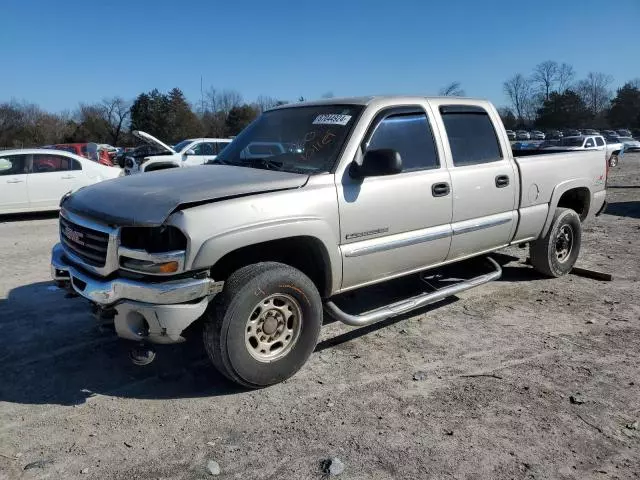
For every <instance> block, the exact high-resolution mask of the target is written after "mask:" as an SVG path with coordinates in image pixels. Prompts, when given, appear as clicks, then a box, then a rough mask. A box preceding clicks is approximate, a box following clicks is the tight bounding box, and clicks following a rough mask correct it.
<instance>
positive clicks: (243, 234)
mask: <svg viewBox="0 0 640 480" xmlns="http://www.w3.org/2000/svg"><path fill="white" fill-rule="evenodd" d="M293 237H311V238H313V239H315V240H317V241H318V242H319V243H320V244H321V245H322V247H323V248H324V250H325V252H326V254H327V259H328V261H329V265H328V267H329V268H330V269H331V291H332V292H335V291H337V290H338V289H339V288H340V285H341V283H342V257H341V255H340V250H339V248H338V244H337V239H336V238H335V234H334V233H333V229H332V228H331V226H330V225H328V224H327V223H326V222H325V221H323V220H322V219H321V218H319V217H293V218H286V219H277V220H270V221H266V222H260V223H254V224H250V225H244V226H242V227H240V228H236V229H234V230H230V231H226V232H224V233H221V234H219V235H216V236H215V237H212V238H210V239H208V240H206V241H205V242H204V243H203V244H202V245H201V246H200V248H199V249H198V251H197V253H196V254H195V258H194V260H193V263H192V265H191V269H193V270H197V269H204V268H210V267H212V266H213V265H215V264H216V263H217V262H218V261H219V260H220V259H221V258H222V257H224V256H225V255H227V254H229V253H231V252H233V251H234V250H237V249H239V248H243V247H250V246H252V245H257V244H260V243H263V242H269V241H272V240H283V239H287V238H293Z"/></svg>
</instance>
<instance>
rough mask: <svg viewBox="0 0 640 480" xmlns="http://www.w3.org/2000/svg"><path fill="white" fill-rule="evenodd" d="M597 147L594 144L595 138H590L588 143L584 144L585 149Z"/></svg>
mask: <svg viewBox="0 0 640 480" xmlns="http://www.w3.org/2000/svg"><path fill="white" fill-rule="evenodd" d="M593 147H595V145H594V143H593V138H588V139H587V141H586V143H585V144H584V148H593Z"/></svg>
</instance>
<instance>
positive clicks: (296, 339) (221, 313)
mask: <svg viewBox="0 0 640 480" xmlns="http://www.w3.org/2000/svg"><path fill="white" fill-rule="evenodd" d="M265 305H266V306H265ZM322 312H323V310H322V301H321V299H320V294H319V293H318V289H317V288H316V286H315V285H314V284H313V282H312V281H311V280H310V279H309V277H307V276H306V275H305V274H303V273H302V272H301V271H299V270H297V269H295V268H293V267H290V266H288V265H285V264H282V263H275V262H265V263H257V264H254V265H249V266H246V267H243V268H241V269H239V270H237V271H236V272H234V273H233V274H232V275H231V276H230V277H229V279H228V280H227V281H226V283H225V288H224V290H223V292H222V293H221V294H220V295H219V298H217V299H216V301H214V302H212V304H211V305H210V306H209V308H208V310H207V312H206V313H205V325H204V332H203V339H204V346H205V349H206V350H207V354H208V355H209V358H210V359H211V361H212V362H213V364H214V366H215V367H216V368H217V369H218V370H219V371H220V373H222V374H223V375H224V376H225V377H227V378H228V379H229V380H231V381H233V382H235V383H237V384H239V385H241V386H243V387H246V388H261V387H266V386H269V385H273V384H276V383H279V382H282V381H283V380H286V379H287V378H289V377H291V376H292V375H294V374H295V373H296V372H297V371H298V370H299V369H300V368H301V367H302V366H303V365H304V364H305V362H306V361H307V359H308V358H309V356H310V355H311V353H312V352H313V350H314V348H315V346H316V343H317V341H318V336H319V334H320V327H321V326H322V318H323V313H322ZM274 329H275V331H274ZM269 335H271V337H270V336H269ZM287 335H288V336H289V337H290V338H287ZM278 344H280V345H278ZM269 346H270V347H271V349H269V348H268V347H269ZM263 347H264V349H263Z"/></svg>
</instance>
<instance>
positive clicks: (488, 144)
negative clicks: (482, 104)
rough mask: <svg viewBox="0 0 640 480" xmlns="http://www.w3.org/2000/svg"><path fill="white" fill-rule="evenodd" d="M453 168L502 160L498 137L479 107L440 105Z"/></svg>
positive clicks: (487, 116)
mask: <svg viewBox="0 0 640 480" xmlns="http://www.w3.org/2000/svg"><path fill="white" fill-rule="evenodd" d="M440 113H441V114H442V121H443V122H444V127H445V130H446V132H447V137H448V138H449V145H450V146H451V154H452V155H453V164H454V165H455V166H456V167H460V166H465V165H478V164H481V163H490V162H496V161H498V160H501V159H502V152H501V151H500V144H499V143H498V136H497V135H496V131H495V129H494V128H493V123H491V119H490V118H489V115H488V114H487V112H485V111H484V110H483V109H482V108H479V107H464V106H458V105H455V106H451V107H445V106H443V107H440Z"/></svg>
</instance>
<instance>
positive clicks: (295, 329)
mask: <svg viewBox="0 0 640 480" xmlns="http://www.w3.org/2000/svg"><path fill="white" fill-rule="evenodd" d="M524 153H525V154H526V156H525V157H520V156H517V157H514V155H513V153H512V150H511V146H510V143H509V139H508V137H507V134H506V131H505V130H504V127H503V125H502V123H501V122H500V118H499V116H498V113H497V112H496V109H495V108H494V107H493V106H492V105H491V104H490V103H488V102H486V101H482V100H472V99H460V98H456V99H454V98H448V97H445V98H424V97H367V98H351V99H343V100H336V99H331V100H327V101H319V102H307V103H299V104H295V105H287V106H283V107H278V108H275V109H273V110H270V111H267V112H265V113H263V114H262V115H261V116H260V117H259V118H258V119H257V120H256V121H255V122H254V123H252V124H251V125H250V126H249V127H248V128H246V129H245V130H244V131H243V132H242V133H241V134H240V135H239V136H238V137H237V138H235V139H234V141H233V142H232V143H231V144H230V145H229V146H228V147H227V148H225V149H224V151H223V152H222V153H221V154H220V155H219V156H218V157H217V158H216V159H215V160H214V161H212V162H211V164H209V165H204V166H198V167H193V168H188V169H187V168H185V169H175V170H167V171H161V172H154V173H150V174H147V175H136V176H132V177H124V178H119V179H116V180H112V181H107V182H103V183H100V184H97V185H95V186H91V187H86V188H82V189H80V190H78V191H76V192H74V193H72V194H70V195H68V196H67V197H65V198H64V199H63V201H62V204H61V207H62V209H61V213H60V243H59V244H57V245H56V246H55V247H54V248H53V252H52V260H51V268H52V275H53V278H54V279H55V280H56V281H57V282H59V283H60V284H64V285H65V286H68V287H69V288H72V289H73V290H74V291H75V292H77V293H78V294H79V295H81V296H82V297H85V298H86V299H88V300H89V301H90V302H92V303H93V306H94V308H95V309H96V310H97V311H98V312H99V314H100V316H101V318H103V319H108V320H109V321H111V322H113V324H114V326H115V330H116V332H117V334H118V335H119V336H120V337H122V338H125V339H129V340H133V341H136V342H137V343H136V345H139V348H136V349H134V350H133V351H134V352H135V354H134V356H133V358H134V360H135V361H137V362H138V363H145V362H147V361H149V360H151V359H152V358H153V356H154V353H153V348H152V347H151V344H152V343H175V342H180V341H183V340H184V332H185V330H186V329H187V328H188V327H190V326H192V324H195V325H199V324H200V323H201V324H202V328H203V331H204V333H203V339H204V344H205V347H206V350H207V352H208V354H209V356H210V358H211V360H212V362H213V363H214V365H215V366H216V367H217V368H218V369H219V370H220V371H221V372H222V373H223V374H224V375H225V376H226V377H228V378H229V379H231V380H232V381H234V382H237V383H239V384H241V385H243V386H245V387H250V388H258V387H263V386H266V385H271V384H274V383H277V382H280V381H282V380H284V379H286V378H288V377H290V376H291V375H293V374H294V373H295V372H296V371H298V370H299V369H300V368H301V367H302V365H303V364H304V363H305V361H306V360H307V358H308V357H309V355H310V354H311V353H312V352H313V350H314V348H315V346H316V342H317V339H318V335H319V332H320V328H321V325H322V322H323V312H327V313H328V314H329V315H330V316H332V317H334V318H335V319H337V320H340V321H342V322H344V323H346V324H348V325H352V326H362V325H368V324H371V323H374V322H377V321H380V320H383V319H386V318H389V317H392V316H394V315H398V314H401V313H404V312H407V311H410V310H413V309H416V308H420V307H423V306H424V305H427V304H429V303H433V302H435V301H438V300H441V299H443V298H446V297H449V296H451V295H454V294H457V293H459V292H461V291H464V290H466V289H469V288H472V287H476V286H478V285H481V284H483V283H486V282H489V281H492V280H495V279H497V278H499V277H500V274H501V270H500V266H499V265H498V264H497V263H496V262H495V261H494V260H492V259H491V258H490V257H487V259H486V262H487V264H488V265H489V267H490V268H489V269H488V270H487V271H484V272H478V273H479V274H478V275H477V276H475V277H472V278H469V279H466V280H463V281H459V282H456V283H451V284H448V285H447V286H446V287H444V288H441V289H436V290H428V291H424V292H420V293H418V294H417V295H416V294H412V295H411V296H408V298H404V299H401V300H399V301H395V302H393V303H391V304H389V305H384V306H382V307H379V308H376V309H374V310H372V311H365V312H361V313H357V312H354V311H352V310H350V309H349V305H348V302H347V304H345V302H340V301H338V300H336V298H340V294H342V293H344V292H347V291H353V290H356V289H360V288H362V287H365V286H368V285H372V284H375V283H379V282H385V281H388V280H390V279H394V278H397V277H400V276H405V275H411V274H416V273H417V272H422V271H425V270H429V269H434V268H437V267H441V266H444V265H446V264H451V263H455V262H460V261H461V260H465V259H468V258H470V257H475V256H481V255H485V254H488V253H490V252H493V251H495V250H498V249H500V248H503V247H506V246H508V245H512V244H527V243H528V244H529V248H530V257H531V263H532V265H533V267H534V268H535V269H537V270H538V271H540V272H542V273H544V274H546V275H548V276H552V277H557V276H561V275H564V274H566V273H568V272H569V271H570V270H571V268H572V267H573V265H574V263H575V261H576V259H577V257H578V254H579V251H580V242H581V226H582V223H583V222H585V221H587V220H589V219H591V218H593V217H594V216H595V215H596V214H598V213H599V212H600V211H602V209H603V208H604V205H605V184H606V176H607V168H608V167H607V159H606V158H605V153H604V152H600V151H584V152H562V151H559V152H554V153H546V152H536V151H529V152H524ZM540 153H542V154H540ZM342 297H344V296H342ZM196 322H198V323H196Z"/></svg>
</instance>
